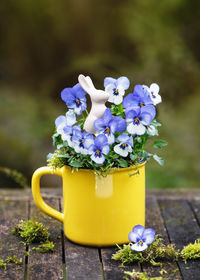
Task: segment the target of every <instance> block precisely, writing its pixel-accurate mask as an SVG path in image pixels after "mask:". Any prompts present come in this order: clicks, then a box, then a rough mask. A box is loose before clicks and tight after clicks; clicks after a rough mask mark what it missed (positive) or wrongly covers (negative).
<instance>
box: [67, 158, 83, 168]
mask: <svg viewBox="0 0 200 280" xmlns="http://www.w3.org/2000/svg"><path fill="white" fill-rule="evenodd" d="M69 165H70V166H72V167H77V168H78V167H82V162H81V161H78V160H74V161H72V162H70V163H69Z"/></svg>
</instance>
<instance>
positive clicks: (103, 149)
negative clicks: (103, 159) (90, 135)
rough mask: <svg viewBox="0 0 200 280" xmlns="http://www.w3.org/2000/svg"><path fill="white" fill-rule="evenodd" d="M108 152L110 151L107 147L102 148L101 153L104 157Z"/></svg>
mask: <svg viewBox="0 0 200 280" xmlns="http://www.w3.org/2000/svg"><path fill="white" fill-rule="evenodd" d="M109 151H110V148H109V146H108V145H106V146H104V147H103V148H102V153H103V154H104V155H107V154H108V153H109Z"/></svg>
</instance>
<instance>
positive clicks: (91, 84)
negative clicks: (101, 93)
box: [86, 76, 94, 88]
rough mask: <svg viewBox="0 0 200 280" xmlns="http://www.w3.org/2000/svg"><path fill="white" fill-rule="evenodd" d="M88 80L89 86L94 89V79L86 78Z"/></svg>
mask: <svg viewBox="0 0 200 280" xmlns="http://www.w3.org/2000/svg"><path fill="white" fill-rule="evenodd" d="M86 80H87V82H88V84H89V85H90V87H91V88H94V84H93V82H92V79H91V78H90V77H89V76H86Z"/></svg>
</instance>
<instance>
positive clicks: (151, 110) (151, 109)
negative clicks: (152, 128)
mask: <svg viewBox="0 0 200 280" xmlns="http://www.w3.org/2000/svg"><path fill="white" fill-rule="evenodd" d="M142 113H149V114H150V115H151V117H152V120H153V119H154V118H155V116H156V108H155V107H154V106H153V105H147V106H143V107H142V108H141V114H142Z"/></svg>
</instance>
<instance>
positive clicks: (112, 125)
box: [94, 108, 126, 144]
mask: <svg viewBox="0 0 200 280" xmlns="http://www.w3.org/2000/svg"><path fill="white" fill-rule="evenodd" d="M94 128H95V129H96V130H97V131H99V132H101V133H104V134H105V135H106V136H107V138H108V144H113V143H114V142H115V136H114V133H115V132H116V131H117V132H122V131H124V130H125V128H126V121H125V120H124V119H123V118H121V117H112V113H111V111H110V109H109V108H107V109H106V110H105V112H104V115H103V118H99V119H97V120H96V121H95V122H94Z"/></svg>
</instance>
